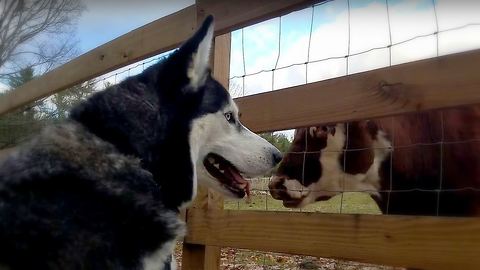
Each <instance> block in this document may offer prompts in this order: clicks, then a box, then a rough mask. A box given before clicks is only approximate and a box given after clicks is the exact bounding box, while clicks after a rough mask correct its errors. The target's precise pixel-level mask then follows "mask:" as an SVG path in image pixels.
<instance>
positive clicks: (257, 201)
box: [224, 192, 381, 214]
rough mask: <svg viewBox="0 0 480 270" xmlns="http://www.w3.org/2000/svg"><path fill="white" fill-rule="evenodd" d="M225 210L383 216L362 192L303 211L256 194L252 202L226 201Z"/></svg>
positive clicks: (337, 197) (314, 205)
mask: <svg viewBox="0 0 480 270" xmlns="http://www.w3.org/2000/svg"><path fill="white" fill-rule="evenodd" d="M224 208H225V209H228V210H262V211H297V212H299V211H302V212H321V213H344V214H381V212H380V209H379V208H378V206H377V204H376V203H375V201H373V199H372V198H371V197H370V195H368V194H366V193H360V192H347V193H344V194H343V199H342V195H337V196H335V197H333V198H331V199H330V200H327V201H322V202H317V203H314V204H311V205H308V206H306V207H304V208H301V209H291V208H286V207H284V206H283V204H282V201H278V200H275V199H273V198H272V197H271V196H270V195H269V194H268V193H267V194H258V193H257V194H254V195H252V196H251V198H250V201H248V200H246V199H244V200H229V199H226V200H225V204H224Z"/></svg>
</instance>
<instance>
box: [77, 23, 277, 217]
mask: <svg viewBox="0 0 480 270" xmlns="http://www.w3.org/2000/svg"><path fill="white" fill-rule="evenodd" d="M213 29H214V27H213V18H212V17H211V16H210V17H208V18H207V19H206V20H205V22H204V23H203V25H202V26H201V27H200V29H199V30H198V31H197V32H196V33H195V34H194V35H193V37H191V38H190V39H189V40H187V41H186V42H185V43H184V44H183V45H182V46H181V47H180V48H179V49H178V50H177V51H175V52H174V53H172V54H171V55H170V56H169V57H168V58H167V59H165V60H164V61H162V62H160V63H158V64H156V65H154V66H152V67H150V68H148V69H147V70H145V71H144V72H143V73H141V74H139V75H136V76H134V77H130V78H128V79H126V80H124V81H123V82H121V83H120V84H118V85H114V86H112V87H110V88H109V89H107V90H105V91H103V92H100V93H97V94H96V95H94V96H93V97H92V98H90V99H89V100H88V101H87V102H85V103H84V104H82V105H81V106H79V107H77V108H76V109H74V110H73V111H72V113H71V117H72V118H73V119H74V120H76V121H78V122H80V123H82V124H83V125H84V126H86V127H87V128H88V129H89V130H90V131H92V132H93V133H95V134H96V135H97V136H99V137H101V138H103V139H104V140H106V141H109V142H110V143H112V144H114V145H115V146H116V147H117V148H118V149H119V150H120V151H122V152H123V153H125V154H129V155H134V156H137V157H139V158H140V160H141V162H142V166H143V167H144V168H145V169H147V170H149V171H150V172H152V174H153V176H154V178H155V180H156V181H157V182H158V183H159V185H160V188H161V191H162V196H163V198H164V200H165V204H166V205H167V206H169V207H172V208H174V207H179V206H180V205H182V204H184V203H188V202H190V201H191V200H192V198H193V197H194V196H195V193H196V185H197V174H198V177H199V179H200V181H201V182H202V183H204V184H207V185H209V186H210V187H213V188H215V189H216V190H218V191H220V192H222V193H223V194H225V195H230V196H234V197H237V198H241V197H244V196H245V194H246V193H248V191H249V186H248V182H247V181H246V180H245V179H244V177H247V176H248V177H253V176H257V175H261V174H263V173H265V172H267V171H269V170H270V169H272V168H273V167H274V166H275V165H276V164H277V163H278V162H279V161H280V160H281V154H280V152H279V151H278V149H276V148H275V147H274V146H272V145H271V144H269V143H268V142H267V141H265V140H264V139H262V138H261V137H259V136H257V135H255V134H254V133H252V132H250V131H249V130H248V129H247V128H245V127H244V126H243V125H242V124H241V123H240V121H239V117H238V108H237V106H236V105H235V103H234V102H233V100H232V98H231V97H230V95H229V94H228V92H227V91H226V90H225V88H224V87H223V86H222V85H221V84H220V83H219V82H217V81H216V80H215V79H214V78H213V77H212V76H211V71H210V66H209V61H210V48H211V44H212V40H213Z"/></svg>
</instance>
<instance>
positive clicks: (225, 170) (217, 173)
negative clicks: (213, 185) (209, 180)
mask: <svg viewBox="0 0 480 270" xmlns="http://www.w3.org/2000/svg"><path fill="white" fill-rule="evenodd" d="M203 165H204V166H205V168H206V169H207V171H208V173H209V174H210V175H211V176H213V177H214V178H216V179H217V180H218V181H219V182H220V183H221V184H222V186H224V187H225V188H226V189H228V190H229V191H230V192H231V193H233V194H235V195H236V196H238V197H239V198H243V197H245V194H246V195H247V196H250V183H249V182H248V181H247V180H245V178H243V176H242V175H241V173H240V171H239V170H238V169H237V168H235V166H233V164H232V163H230V162H229V161H228V160H226V159H224V158H223V157H221V156H219V155H217V154H213V153H210V154H208V155H207V156H206V157H205V159H204V160H203Z"/></svg>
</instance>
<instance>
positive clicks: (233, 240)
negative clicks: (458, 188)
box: [0, 0, 480, 270]
mask: <svg viewBox="0 0 480 270" xmlns="http://www.w3.org/2000/svg"><path fill="white" fill-rule="evenodd" d="M314 2H319V1H302V0H276V1H270V0H230V1H223V0H197V2H196V4H195V5H192V6H190V7H187V8H185V9H183V10H181V11H179V12H177V13H175V14H172V15H170V16H167V17H164V18H162V19H159V20H157V21H155V22H152V23H150V24H148V25H146V26H143V27H141V28H139V29H137V30H134V31H132V32H130V33H128V34H126V35H124V36H121V37H119V38H117V39H115V40H113V41H111V42H109V43H107V44H105V45H102V46H100V47H98V48H96V49H94V50H92V51H90V52H88V53H86V54H84V55H82V56H80V57H78V58H76V59H74V60H72V61H71V62H69V63H67V64H65V65H63V66H61V67H59V68H57V69H55V70H53V71H51V72H49V73H48V74H46V75H44V76H43V77H41V78H38V79H35V80H34V81H31V82H29V83H27V84H25V85H24V86H22V87H20V88H18V89H16V90H15V91H12V92H10V93H8V94H7V95H6V96H4V97H2V98H1V99H0V114H5V113H6V112H9V111H11V110H14V109H16V108H19V107H20V106H22V105H25V104H28V103H30V102H33V101H35V100H37V99H39V98H42V97H45V96H48V95H51V94H53V93H55V92H58V91H61V90H63V89H66V88H68V87H70V86H72V85H75V84H78V83H80V82H83V81H86V80H88V79H91V78H94V77H96V76H98V75H101V74H105V73H107V72H109V71H112V70H114V69H116V68H118V67H121V66H125V65H127V64H130V63H133V62H135V61H138V60H141V59H145V58H147V57H149V56H152V55H154V54H157V53H161V52H164V51H167V50H169V49H172V48H174V47H175V46H177V45H178V44H180V43H181V42H182V41H183V40H185V39H186V38H187V37H189V36H190V35H191V34H192V33H193V32H194V30H195V28H196V25H197V24H198V22H199V21H201V20H202V18H203V17H204V16H205V15H206V14H213V15H214V16H215V17H216V35H217V37H216V41H215V53H214V75H215V76H216V77H217V79H219V81H220V82H222V83H223V84H224V85H227V84H228V74H229V50H230V35H229V34H228V33H229V32H230V31H232V30H235V29H238V28H240V27H244V26H247V25H251V24H253V23H256V22H260V21H263V20H266V19H270V18H273V17H276V16H279V15H283V14H287V13H289V12H291V11H294V10H297V9H301V8H304V7H308V6H310V5H312V4H313V3H314ZM478 66H480V50H477V51H471V52H466V53H461V54H455V55H449V56H444V57H439V58H434V59H428V60H423V61H417V62H412V63H407V64H402V65H398V66H394V67H388V68H383V69H378V70H374V71H369V72H364V73H360V74H356V75H350V76H346V77H342V78H336V79H331V80H327V81H322V82H317V83H311V84H307V85H300V86H295V87H291V88H288V89H283V90H279V91H273V92H268V93H264V94H258V95H253V96H248V97H243V98H239V99H237V100H236V101H237V103H238V104H239V107H240V109H241V111H242V121H243V122H244V124H246V126H248V127H249V128H251V129H252V130H253V131H257V132H260V131H269V130H279V129H289V128H295V127H300V126H308V125H313V124H318V123H319V122H341V121H350V120H356V119H362V118H372V117H382V116H388V115H396V114H402V113H411V112H417V111H421V110H431V109H441V108H447V107H454V106H461V105H470V104H478V103H480V76H479V75H478ZM323 101H325V102H323ZM285 108H295V110H293V109H292V110H286V109H285ZM222 208H223V200H222V198H221V197H219V196H218V195H217V194H215V193H213V192H211V191H206V190H203V191H202V190H201V191H200V192H199V195H198V197H197V199H196V202H195V204H194V206H193V207H192V208H190V209H188V210H187V212H186V214H185V219H186V221H187V224H188V227H189V232H188V235H187V236H186V238H185V241H184V253H183V269H195V270H198V269H208V270H215V269H218V268H219V260H220V247H233V248H247V249H253V250H261V251H275V252H285V253H291V254H305V255H312V256H319V257H331V258H342V259H347V260H356V261H361V262H369V263H377V264H386V265H393V266H403V267H411V268H420V269H478V268H479V267H480V256H478V254H480V219H478V218H447V217H408V216H368V215H342V214H319V213H279V212H259V211H255V212H253V211H226V210H223V209H222Z"/></svg>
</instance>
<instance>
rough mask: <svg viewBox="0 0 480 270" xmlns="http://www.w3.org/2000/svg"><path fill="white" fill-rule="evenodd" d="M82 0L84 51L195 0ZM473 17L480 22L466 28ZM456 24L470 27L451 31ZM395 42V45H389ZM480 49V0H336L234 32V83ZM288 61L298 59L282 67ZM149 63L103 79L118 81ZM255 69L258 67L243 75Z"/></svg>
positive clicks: (244, 87) (256, 86) (342, 71)
mask: <svg viewBox="0 0 480 270" xmlns="http://www.w3.org/2000/svg"><path fill="white" fill-rule="evenodd" d="M83 1H84V3H85V5H86V8H87V9H86V11H85V12H84V13H83V14H82V16H81V17H80V18H79V20H78V29H77V30H78V31H77V39H78V41H79V42H78V46H79V49H80V50H81V52H87V51H88V50H91V49H93V48H95V47H97V46H99V45H101V44H103V43H105V42H108V41H110V40H112V39H114V38H116V37H118V36H120V35H123V34H125V33H127V32H129V31H131V30H134V29H136V28H138V27H140V26H142V25H144V24H147V23H149V22H151V21H154V20H156V19H158V18H160V17H163V16H166V15H168V14H171V13H173V12H176V11H178V10H180V9H182V8H185V7H187V6H189V5H192V4H194V0H137V1H130V0H102V1H99V0H83ZM386 2H388V13H387V5H386ZM433 2H435V3H436V5H435V9H434V6H433ZM348 4H350V16H349V12H348ZM435 11H436V12H435ZM435 15H436V16H435ZM349 21H350V23H349ZM437 21H438V25H437V23H436V22H437ZM468 24H477V25H470V26H467V27H464V26H466V25H468ZM437 27H438V29H439V30H440V33H439V34H438V52H437V36H435V35H430V34H432V33H434V32H435V31H436V29H437ZM456 27H463V28H461V29H457V30H454V31H446V30H449V29H452V28H456ZM422 35H425V37H418V38H415V37H417V36H422ZM409 39H412V40H411V41H408V42H405V41H406V40H409ZM279 44H280V45H279ZM389 44H394V46H392V47H391V49H389V48H385V47H386V46H387V45H389ZM373 48H381V49H374V50H371V49H373ZM475 48H480V1H479V0H350V1H347V0H335V1H332V2H328V3H326V4H321V5H317V6H314V7H310V8H306V9H304V10H300V11H298V12H294V13H291V14H288V15H285V16H283V17H281V18H274V19H271V20H268V21H265V22H262V23H260V24H257V25H253V26H249V27H246V28H244V29H241V30H237V31H234V32H233V33H232V47H231V65H230V73H231V77H234V78H232V79H231V81H230V88H231V89H230V90H231V93H232V95H234V96H235V97H239V96H243V95H251V94H257V93H261V92H266V91H272V90H277V89H281V88H284V87H289V86H294V85H299V84H305V83H307V82H308V83H310V82H315V81H319V80H325V79H330V78H335V77H339V76H344V75H346V74H353V73H358V72H363V71H367V70H371V69H376V68H382V67H386V66H389V65H396V64H401V63H405V62H409V61H415V60H420V59H425V58H430V57H435V56H437V55H445V54H450V53H455V52H460V51H465V50H471V49H475ZM368 50H371V51H369V52H367V53H362V52H365V51H368ZM352 54H353V55H354V56H351V57H349V58H348V60H346V59H345V58H344V56H346V55H352ZM355 54H358V55H355ZM329 58H330V59H329ZM325 59H329V60H325ZM347 61H348V69H347ZM305 62H309V64H307V65H305V64H304V63H305ZM152 63H154V61H153V62H149V63H148V65H149V64H152ZM295 64H300V65H295ZM289 65H293V66H291V67H288V68H283V67H287V66H289ZM132 66H134V65H130V66H128V67H125V68H123V69H122V70H127V69H128V68H132ZM143 67H144V66H143V65H141V66H138V67H137V68H135V69H132V70H130V71H128V72H122V73H121V74H118V75H117V76H112V74H113V75H114V74H115V73H120V72H119V71H116V72H112V73H109V74H107V75H105V76H104V78H105V77H108V78H107V79H105V80H106V81H108V82H111V83H115V82H118V81H119V80H121V79H122V78H124V77H126V76H128V75H133V74H135V73H138V72H141V70H142V69H143ZM273 68H276V70H275V72H273V74H272V71H271V70H272V69H273ZM279 68H280V69H279ZM262 70H266V72H261V71H262ZM252 73H258V74H256V75H252V76H246V77H245V78H243V77H242V75H244V74H252ZM235 76H239V78H235ZM0 88H1V86H0Z"/></svg>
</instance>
